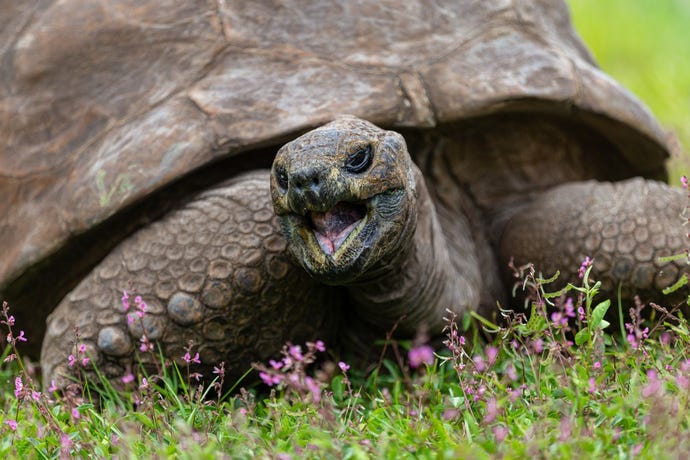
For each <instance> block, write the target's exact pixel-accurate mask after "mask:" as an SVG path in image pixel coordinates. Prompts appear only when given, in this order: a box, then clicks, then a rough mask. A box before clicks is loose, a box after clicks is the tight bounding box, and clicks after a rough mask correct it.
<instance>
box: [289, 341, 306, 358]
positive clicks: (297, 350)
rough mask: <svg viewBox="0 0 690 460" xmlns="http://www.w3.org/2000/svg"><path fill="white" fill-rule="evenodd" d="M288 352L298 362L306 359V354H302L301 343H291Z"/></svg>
mask: <svg viewBox="0 0 690 460" xmlns="http://www.w3.org/2000/svg"><path fill="white" fill-rule="evenodd" d="M288 353H289V354H290V356H292V358H293V359H294V360H295V361H297V362H299V361H302V360H303V359H304V355H302V347H300V346H299V345H290V347H289V348H288Z"/></svg>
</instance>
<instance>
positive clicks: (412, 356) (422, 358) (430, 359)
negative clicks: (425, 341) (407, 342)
mask: <svg viewBox="0 0 690 460" xmlns="http://www.w3.org/2000/svg"><path fill="white" fill-rule="evenodd" d="M407 358H408V360H409V361H410V367H414V368H417V367H419V366H421V365H422V364H428V365H432V364H434V349H433V348H431V347H430V346H429V345H420V346H418V347H412V348H410V351H409V352H408V353H407Z"/></svg>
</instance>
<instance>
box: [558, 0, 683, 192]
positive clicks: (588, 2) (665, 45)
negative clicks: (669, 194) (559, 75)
mask: <svg viewBox="0 0 690 460" xmlns="http://www.w3.org/2000/svg"><path fill="white" fill-rule="evenodd" d="M568 4H569V5H570V8H571V11H572V16H573V22H574V23H575V27H576V29H577V31H578V32H579V33H580V35H581V36H582V38H583V40H584V41H585V43H586V44H587V46H588V47H589V48H590V49H591V51H592V52H593V54H594V56H595V58H596V60H597V62H598V63H599V65H600V66H601V67H602V68H603V70H604V71H605V72H607V73H608V74H610V75H612V76H613V77H614V78H615V79H616V80H618V81H620V82H621V83H622V84H623V85H624V86H626V87H627V88H628V89H630V90H631V91H632V92H633V93H635V94H636V95H637V96H638V97H639V98H640V99H642V100H643V101H644V102H645V103H646V104H647V105H648V106H649V107H650V109H651V110H652V112H653V113H654V114H655V115H656V116H657V117H658V118H659V120H660V121H661V122H662V124H664V125H665V126H666V127H667V128H668V129H669V130H671V131H673V132H674V133H675V134H676V135H677V137H678V140H679V142H680V145H681V150H682V153H680V154H679V155H678V156H676V157H674V158H672V159H671V161H670V162H669V171H670V181H671V183H672V184H677V183H678V181H677V180H678V177H680V176H681V175H683V174H687V172H688V171H689V170H690V159H689V157H688V154H690V59H688V57H690V40H688V33H687V30H688V24H690V1H688V0H635V1H629V0H606V1H601V0H569V1H568Z"/></svg>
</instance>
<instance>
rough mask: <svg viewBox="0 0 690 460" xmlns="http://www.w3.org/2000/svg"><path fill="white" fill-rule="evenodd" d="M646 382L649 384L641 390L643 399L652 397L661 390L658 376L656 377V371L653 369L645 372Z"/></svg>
mask: <svg viewBox="0 0 690 460" xmlns="http://www.w3.org/2000/svg"><path fill="white" fill-rule="evenodd" d="M647 380H648V381H649V383H647V385H646V386H645V387H644V388H642V397H643V398H649V397H650V396H653V395H655V394H657V393H658V392H659V390H661V382H660V381H659V376H658V375H657V373H656V371H655V370H654V369H650V370H648V371H647Z"/></svg>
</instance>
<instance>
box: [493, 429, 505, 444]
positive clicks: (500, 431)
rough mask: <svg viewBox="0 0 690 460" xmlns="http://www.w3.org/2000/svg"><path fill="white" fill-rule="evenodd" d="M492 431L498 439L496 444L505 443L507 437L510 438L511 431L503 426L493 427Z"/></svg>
mask: <svg viewBox="0 0 690 460" xmlns="http://www.w3.org/2000/svg"><path fill="white" fill-rule="evenodd" d="M492 431H493V432H494V436H495V437H496V442H499V443H500V442H503V441H504V440H505V439H506V437H507V436H508V433H509V430H508V428H506V427H505V426H503V425H496V426H495V427H493V429H492Z"/></svg>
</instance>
